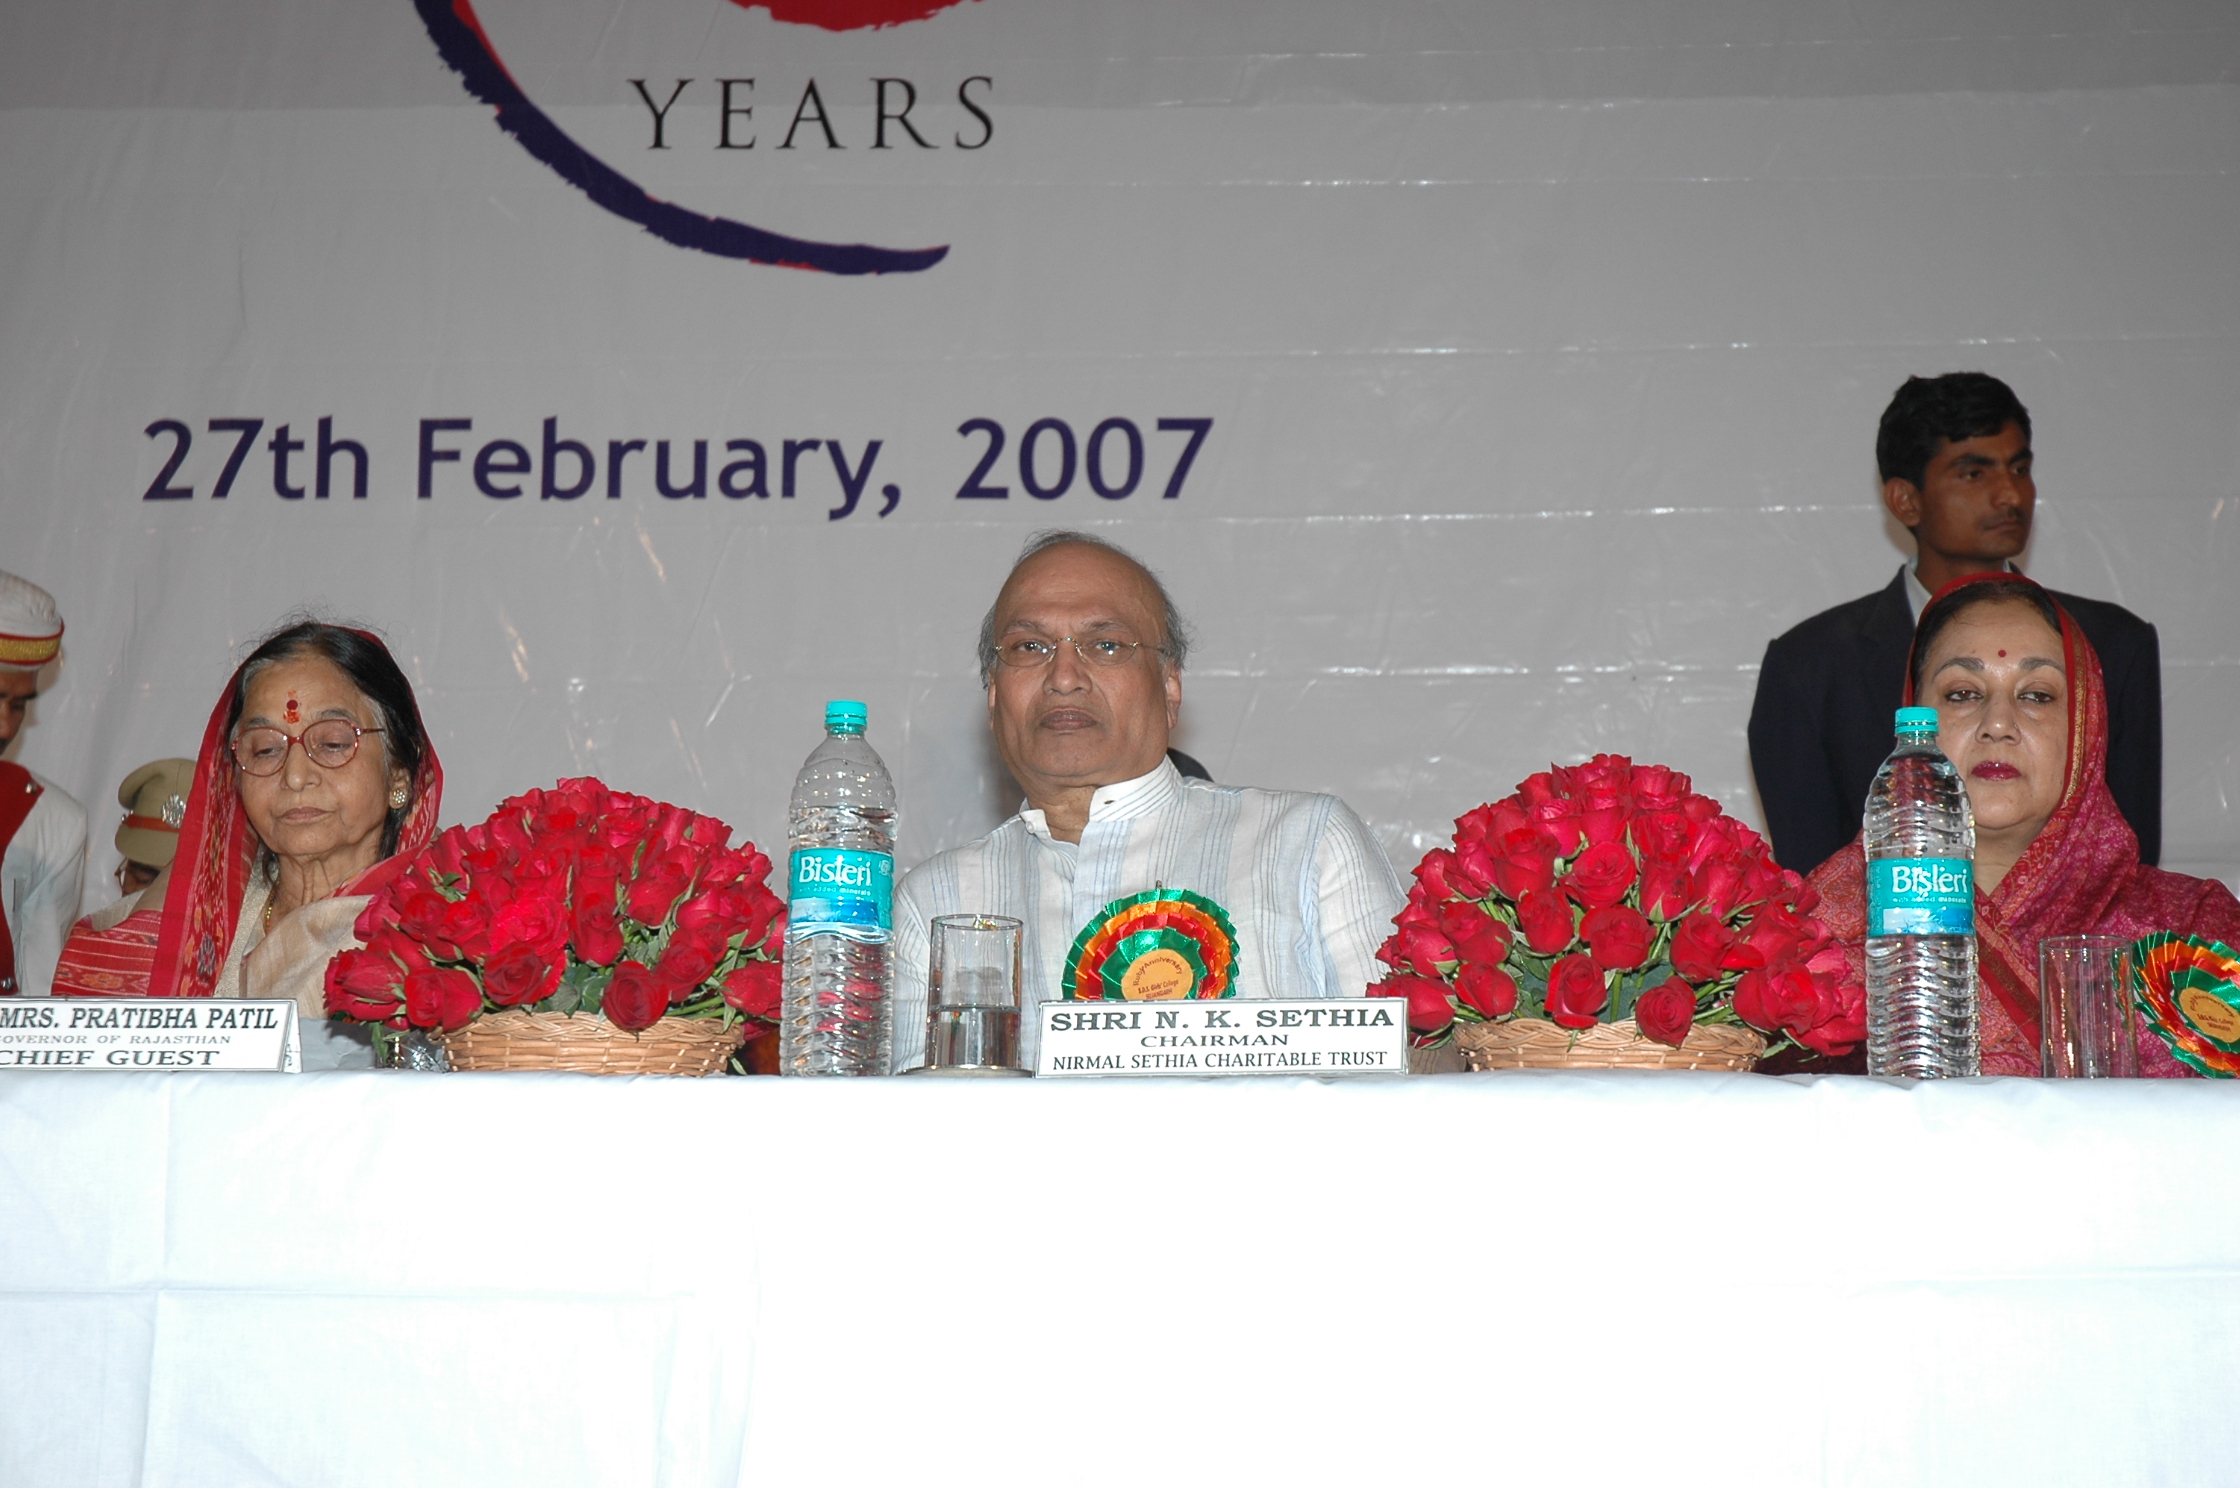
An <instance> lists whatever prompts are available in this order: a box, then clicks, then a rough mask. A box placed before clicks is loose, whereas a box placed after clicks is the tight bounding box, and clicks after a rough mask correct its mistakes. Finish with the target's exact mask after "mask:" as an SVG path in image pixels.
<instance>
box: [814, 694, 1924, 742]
mask: <svg viewBox="0 0 2240 1488" xmlns="http://www.w3.org/2000/svg"><path fill="white" fill-rule="evenodd" d="M1929 716H1930V717H1932V718H1934V717H1935V716H1936V714H1935V713H1934V712H1933V711H1932V712H1931V713H1930V715H1929ZM870 721H871V713H870V710H869V709H867V708H865V707H864V706H863V704H861V703H855V702H850V701H848V700H847V699H846V698H834V699H833V700H832V701H831V702H829V703H826V704H825V705H824V726H825V731H826V732H827V733H834V734H860V733H862V732H863V728H864V725H865V724H866V723H869V722H870Z"/></svg>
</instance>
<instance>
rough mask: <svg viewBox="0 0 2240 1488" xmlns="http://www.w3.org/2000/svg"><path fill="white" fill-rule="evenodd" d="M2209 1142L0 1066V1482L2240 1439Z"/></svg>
mask: <svg viewBox="0 0 2240 1488" xmlns="http://www.w3.org/2000/svg"><path fill="white" fill-rule="evenodd" d="M2236 1177H2240V1088H2235V1087H2234V1086H2231V1085H2228V1084H2222V1083H2209V1082H2184V1083H2180V1082H2170V1083H2128V1084H2127V1083H2113V1082H2109V1083H2096V1084H2086V1083H2070V1084H2056V1083H2040V1082H2032V1081H1977V1082H1967V1083H1951V1084H1945V1085H1941V1086H1940V1085H1924V1086H1915V1087H1908V1086H1904V1085H1899V1084H1895V1083H1890V1084H1885V1083H1881V1082H1875V1081H1867V1080H1845V1079H1825V1080H1819V1081H1804V1080H1772V1079H1766V1078H1762V1077H1756V1076H1739V1077H1727V1076H1711V1075H1654V1074H1631V1075H1629V1074H1614V1073H1613V1074H1595V1075H1565V1074H1527V1073H1519V1074H1514V1075H1500V1076H1447V1077H1439V1078H1424V1077H1416V1078H1412V1079H1396V1078H1395V1079H1379V1080H1373V1081H1372V1080H1363V1081H1356V1082H1351V1083H1344V1082H1332V1083H1316V1082H1312V1081H1295V1080H1284V1079H1262V1080H1238V1081H1228V1082H1222V1081H1159V1082H1143V1081H1134V1080H1128V1081H1113V1082H1109V1083H1094V1082H1082V1083H1069V1082H1060V1081H1018V1082H1003V1083H996V1082H971V1081H955V1082H941V1081H924V1080H885V1081H781V1080H767V1079H763V1080H737V1079H733V1080H723V1079H711V1080H700V1081H694V1080H664V1079H637V1080H620V1079H595V1078H585V1077H573V1076H548V1075H503V1076H501V1075H454V1076H424V1075H419V1076H415V1075H396V1074H374V1073H366V1074H327V1075H302V1076H294V1077H289V1076H270V1075H198V1076H168V1077H167V1076H159V1075H56V1074H13V1075H8V1076H5V1077H0V1484H6V1485H8V1488H44V1485H55V1488H95V1485H104V1484H149V1485H156V1484H165V1485H168V1484H191V1485H198V1488H201V1485H242V1484H264V1483H273V1484H291V1485H294V1484H326V1483H335V1484H421V1483H431V1484H432V1483H443V1484H450V1483H457V1484H471V1485H476V1488H484V1485H490V1484H500V1483H525V1484H526V1483H533V1484H537V1485H539V1488H559V1485H569V1484H584V1485H598V1488H619V1485H627V1484H641V1483H642V1484H679V1485H687V1484H689V1485H699V1484H732V1483H748V1482H753V1483H758V1484H764V1483H776V1484H797V1483H798V1484H808V1483H845V1482H862V1483H872V1482H877V1483H905V1482H916V1481H924V1482H950V1481H955V1482H960V1483H963V1482H970V1483H973V1484H978V1485H1005V1484H1037V1485H1043V1484H1055V1483H1129V1484H1137V1483H1158V1484H1168V1483H1224V1484H1248V1483H1261V1482H1277V1481H1292V1482H1348V1483H1393V1482H1405V1481H1409V1480H1421V1481H1424V1482H1427V1483H1442V1484H1445V1483H1460V1482H1473V1483H1474V1482H1503V1483H1558V1482H1563V1483H1577V1482H1610V1483H1628V1484H1636V1483H1638V1484H1646V1483H1652V1482H1653V1483H1658V1484H1669V1483H1718V1484H1722V1485H1732V1484H1754V1483H1767V1484H1791V1483H1794V1484H1847V1485H1848V1484H1859V1485H1867V1484H1873V1485H1886V1484H1899V1483H1939V1484H1945V1483H1949V1484H1955V1485H1960V1484H1965V1485H1970V1488H1980V1485H1984V1484H1993V1483H2030V1484H2052V1483H2079V1484H2094V1485H2113V1484H2125V1483H2141V1484H2146V1483H2157V1484H2182V1485H2195V1484H2212V1483H2219V1482H2231V1481H2235V1480H2236V1479H2240V1411H2236V1410H2235V1409H2234V1406H2233V1399H2234V1394H2233V1392H2234V1388H2235V1384H2236V1382H2240V1183H2236V1181H2235V1179H2236ZM1114 1262H1140V1263H1142V1264H1141V1266H1140V1267H1139V1268H1137V1269H1135V1270H1132V1271H1129V1270H1123V1269H1121V1268H1119V1267H1117V1266H1114V1265H1110V1264H1107V1263H1114ZM973 1320H977V1321H973Z"/></svg>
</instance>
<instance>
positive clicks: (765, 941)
mask: <svg viewBox="0 0 2240 1488" xmlns="http://www.w3.org/2000/svg"><path fill="white" fill-rule="evenodd" d="M785 944H786V911H785V906H784V905H782V904H781V905H780V906H779V907H778V912H777V913H776V914H774V915H772V916H771V917H770V930H769V933H768V934H766V935H764V936H763V937H762V950H763V953H764V954H765V955H767V956H770V957H772V958H773V959H775V958H777V957H779V956H781V955H783V954H784V951H785Z"/></svg>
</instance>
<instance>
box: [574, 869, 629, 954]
mask: <svg viewBox="0 0 2240 1488" xmlns="http://www.w3.org/2000/svg"><path fill="white" fill-rule="evenodd" d="M604 887H608V888H609V892H607V893H604V894H593V895H591V896H589V897H587V898H579V899H578V900H577V901H576V907H575V913H574V914H572V915H570V916H569V917H568V939H569V942H570V943H571V944H573V945H574V946H575V951H576V959H577V960H578V961H581V962H583V963H585V964H586V965H589V966H612V965H614V964H615V962H617V961H620V960H621V959H622V952H623V940H622V921H621V918H620V917H619V916H618V915H617V914H616V913H615V908H614V894H613V893H612V891H611V886H604Z"/></svg>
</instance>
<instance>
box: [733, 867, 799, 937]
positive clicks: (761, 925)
mask: <svg viewBox="0 0 2240 1488" xmlns="http://www.w3.org/2000/svg"><path fill="white" fill-rule="evenodd" d="M741 894H744V899H746V919H744V921H741V923H739V926H735V928H732V934H735V937H737V939H739V943H741V946H759V943H762V941H764V937H768V934H771V926H777V928H780V930H784V914H786V901H784V899H780V896H777V894H773V892H771V890H766V887H764V885H762V881H759V878H757V881H755V883H748V885H744V890H741Z"/></svg>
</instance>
